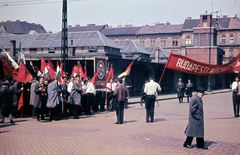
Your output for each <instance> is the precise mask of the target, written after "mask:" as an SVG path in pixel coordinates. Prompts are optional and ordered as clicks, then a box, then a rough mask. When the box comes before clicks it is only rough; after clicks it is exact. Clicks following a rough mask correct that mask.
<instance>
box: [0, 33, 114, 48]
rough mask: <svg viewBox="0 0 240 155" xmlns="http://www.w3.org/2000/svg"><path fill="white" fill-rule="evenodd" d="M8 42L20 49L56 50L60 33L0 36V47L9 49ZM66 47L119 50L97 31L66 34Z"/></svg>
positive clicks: (59, 45) (59, 43) (59, 44)
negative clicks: (99, 47) (13, 43)
mask: <svg viewBox="0 0 240 155" xmlns="http://www.w3.org/2000/svg"><path fill="white" fill-rule="evenodd" d="M10 40H16V45H17V47H18V46H19V44H20V42H21V46H22V48H55V47H56V48H58V47H61V33H45V34H32V35H30V34H26V35H0V47H1V46H3V48H6V49H9V48H10ZM68 45H69V46H75V47H81V46H82V47H85V46H108V47H113V48H119V47H118V46H117V45H116V44H115V43H114V42H113V41H112V40H110V39H109V38H107V37H106V36H104V35H103V34H102V33H101V32H98V31H81V32H69V33H68Z"/></svg>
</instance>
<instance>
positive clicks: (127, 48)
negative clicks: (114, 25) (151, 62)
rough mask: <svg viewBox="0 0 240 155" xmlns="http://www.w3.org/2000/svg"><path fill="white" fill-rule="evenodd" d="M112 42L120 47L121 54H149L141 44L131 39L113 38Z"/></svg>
mask: <svg viewBox="0 0 240 155" xmlns="http://www.w3.org/2000/svg"><path fill="white" fill-rule="evenodd" d="M114 43H115V44H116V45H118V46H119V47H120V48H121V51H120V52H121V54H126V55H131V54H136V53H143V54H149V53H148V52H147V51H146V50H145V49H144V48H143V47H142V46H140V45H138V44H137V43H135V42H134V41H132V40H115V41H114Z"/></svg>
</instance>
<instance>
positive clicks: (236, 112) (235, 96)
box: [232, 77, 240, 117]
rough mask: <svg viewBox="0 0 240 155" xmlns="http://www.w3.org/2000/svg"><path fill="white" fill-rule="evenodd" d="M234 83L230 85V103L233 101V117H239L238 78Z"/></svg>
mask: <svg viewBox="0 0 240 155" xmlns="http://www.w3.org/2000/svg"><path fill="white" fill-rule="evenodd" d="M235 80H236V81H234V82H233V83H232V91H233V93H232V101H233V112H234V116H235V117H239V104H240V96H239V78H238V77H236V78H235Z"/></svg>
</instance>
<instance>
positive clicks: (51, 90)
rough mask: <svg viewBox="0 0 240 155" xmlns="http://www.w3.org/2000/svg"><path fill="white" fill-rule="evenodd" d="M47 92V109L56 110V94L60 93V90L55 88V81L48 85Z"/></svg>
mask: <svg viewBox="0 0 240 155" xmlns="http://www.w3.org/2000/svg"><path fill="white" fill-rule="evenodd" d="M47 92H48V99H47V107H48V108H56V107H57V106H58V105H59V103H60V96H59V95H58V94H59V93H60V92H61V89H59V88H58V86H57V80H55V81H53V82H51V83H49V84H48V88H47Z"/></svg>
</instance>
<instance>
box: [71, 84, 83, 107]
mask: <svg viewBox="0 0 240 155" xmlns="http://www.w3.org/2000/svg"><path fill="white" fill-rule="evenodd" d="M81 94H82V89H81V88H80V84H79V83H78V81H74V82H73V86H72V91H71V93H70V97H69V98H70V104H73V105H81Z"/></svg>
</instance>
